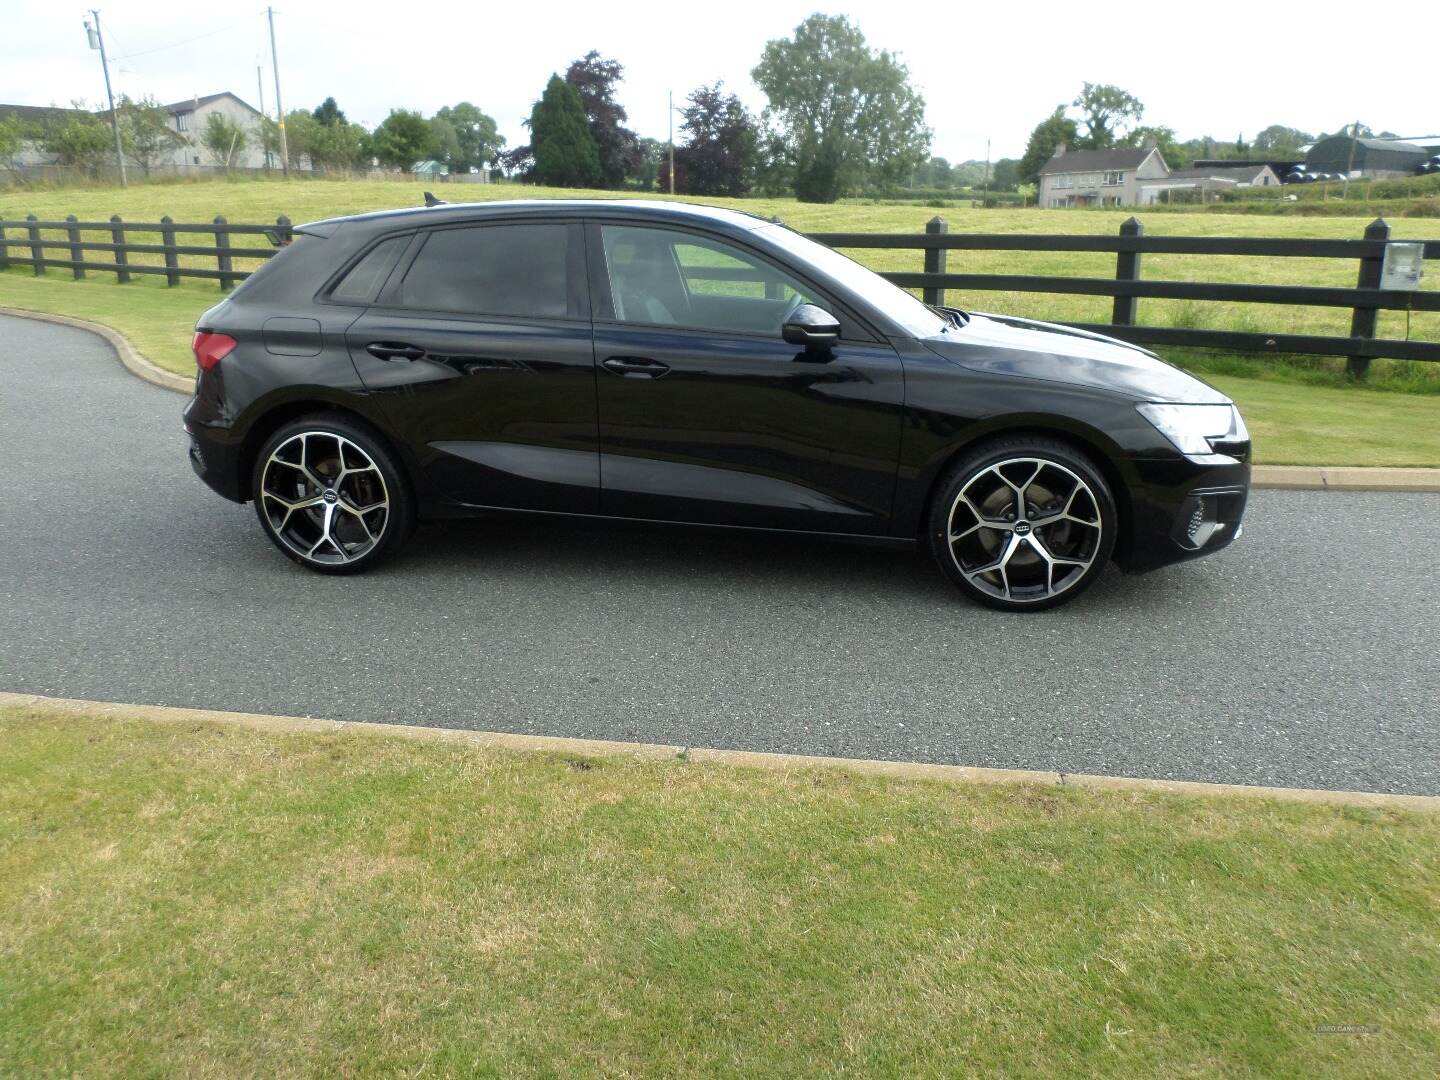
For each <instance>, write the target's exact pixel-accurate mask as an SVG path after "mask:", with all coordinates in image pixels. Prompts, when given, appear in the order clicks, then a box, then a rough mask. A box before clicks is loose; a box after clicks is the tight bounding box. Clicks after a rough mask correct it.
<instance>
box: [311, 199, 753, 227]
mask: <svg viewBox="0 0 1440 1080" xmlns="http://www.w3.org/2000/svg"><path fill="white" fill-rule="evenodd" d="M522 215H523V216H524V217H527V218H534V217H569V218H573V217H576V216H577V215H579V216H584V217H595V216H604V217H609V218H619V219H626V218H631V219H634V220H636V221H651V222H655V221H665V222H671V223H676V224H687V223H688V224H698V223H702V222H703V223H704V224H707V225H710V226H711V227H718V228H720V229H722V230H724V231H731V232H750V231H752V230H754V229H759V228H763V227H764V226H766V225H769V224H772V222H771V219H769V218H763V217H760V216H759V215H757V214H747V213H744V212H742V211H739V210H730V209H727V208H726V207H723V206H705V205H703V204H700V203H685V202H662V201H660V200H658V199H507V200H504V201H498V202H473V203H438V204H436V205H434V206H407V207H401V208H398V209H395V210H375V211H372V212H370V213H367V214H353V215H349V216H345V217H333V218H323V219H321V220H319V221H311V222H307V223H306V224H304V225H301V226H299V231H302V232H303V231H310V230H314V231H317V232H322V233H328V232H330V231H333V230H334V229H335V228H336V227H338V226H340V225H342V224H357V225H358V224H362V223H363V224H376V225H378V224H385V225H400V224H404V225H412V224H425V225H438V224H444V223H447V222H461V221H483V220H487V219H491V218H506V217H517V216H522Z"/></svg>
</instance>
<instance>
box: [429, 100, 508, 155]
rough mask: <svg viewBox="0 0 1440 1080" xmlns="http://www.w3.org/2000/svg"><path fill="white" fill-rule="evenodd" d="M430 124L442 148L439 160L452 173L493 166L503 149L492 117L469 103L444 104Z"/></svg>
mask: <svg viewBox="0 0 1440 1080" xmlns="http://www.w3.org/2000/svg"><path fill="white" fill-rule="evenodd" d="M430 122H431V124H432V125H434V126H435V129H436V136H437V138H438V139H439V141H440V143H441V145H442V147H443V148H444V156H443V157H442V158H441V160H442V161H444V162H445V163H446V164H447V165H449V166H450V168H451V169H452V170H454V171H455V172H469V171H470V170H471V169H479V168H483V167H484V166H486V165H494V164H495V162H496V161H498V160H499V158H500V152H501V151H502V150H503V149H504V148H505V139H504V138H503V137H502V136H501V135H500V129H499V128H498V127H497V126H496V124H495V120H494V118H493V117H491V116H488V115H487V114H486V113H484V112H481V111H480V109H479V108H478V107H476V106H474V105H472V104H470V102H468V101H462V102H460V104H458V105H453V106H452V105H446V106H445V107H444V108H443V109H441V110H439V111H438V112H437V113H436V114H435V115H434V116H433V117H432V118H431V121H430ZM447 128H448V129H449V130H448V131H447V130H446V129H447Z"/></svg>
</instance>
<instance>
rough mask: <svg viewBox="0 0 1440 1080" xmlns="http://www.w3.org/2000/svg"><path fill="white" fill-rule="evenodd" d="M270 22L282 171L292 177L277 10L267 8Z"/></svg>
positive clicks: (271, 58)
mask: <svg viewBox="0 0 1440 1080" xmlns="http://www.w3.org/2000/svg"><path fill="white" fill-rule="evenodd" d="M265 17H266V18H267V19H269V20H270V70H272V71H273V72H275V119H276V120H278V121H279V122H280V170H281V172H282V173H283V174H284V175H286V176H289V175H290V144H289V143H288V142H287V141H286V139H285V106H283V105H281V104H280V57H279V54H277V53H276V51H275V9H274V8H268V7H267V8H266V9H265Z"/></svg>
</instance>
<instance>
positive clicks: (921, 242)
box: [0, 214, 1440, 377]
mask: <svg viewBox="0 0 1440 1080" xmlns="http://www.w3.org/2000/svg"><path fill="white" fill-rule="evenodd" d="M95 234H101V235H103V237H104V239H103V240H97V239H94V238H93V237H94V236H95ZM132 234H141V235H149V236H152V237H153V236H156V235H158V236H159V238H160V242H159V243H155V242H153V241H151V242H139V241H136V240H133V239H131V237H132ZM197 234H198V236H203V237H205V238H206V239H209V240H211V241H213V242H212V243H204V244H201V243H190V242H186V243H181V242H179V237H182V236H183V237H185V238H187V240H188V239H189V238H190V237H193V236H197ZM87 236H89V237H91V238H90V239H86V237H87ZM293 236H294V229H293V226H292V225H291V223H290V220H289V219H288V218H287V217H284V216H283V215H282V216H281V217H279V218H277V219H276V220H275V224H273V225H232V224H230V223H228V222H227V221H226V220H225V219H224V218H223V217H217V218H215V219H214V220H213V221H211V222H207V223H203V224H197V223H187V224H181V223H177V222H174V221H172V220H171V219H170V218H169V217H165V218H162V219H161V220H160V221H159V222H147V223H137V222H126V221H122V220H121V219H120V217H119V216H118V215H116V216H115V217H112V218H111V219H110V220H109V221H79V220H77V219H76V218H75V216H74V215H73V214H72V215H71V216H69V217H67V218H66V219H65V220H64V221H43V220H40V219H38V218H36V217H35V215H33V214H31V215H29V216H28V217H26V218H24V219H23V220H3V219H0V270H3V269H5V268H7V267H11V266H26V267H29V268H31V269H32V270H33V271H34V273H35V274H37V275H39V274H44V273H45V271H46V270H47V269H58V270H69V271H70V272H71V274H72V275H73V276H74V277H75V278H76V279H77V280H79V279H81V278H84V277H85V276H86V275H87V274H89V273H105V274H114V275H115V280H116V281H117V282H126V281H129V280H131V277H132V275H135V274H153V275H164V277H165V279H166V282H167V284H169V285H178V284H179V283H180V281H181V279H183V278H187V277H188V278H206V279H211V280H214V281H216V282H217V283H218V284H219V286H220V288H221V289H222V290H227V291H228V290H229V289H231V288H233V287H234V286H235V285H236V284H238V283H239V282H241V281H243V280H244V279H245V278H246V277H247V276H249V273H250V272H249V271H246V270H243V269H237V268H236V266H235V260H236V259H248V260H257V259H267V258H269V257H270V256H272V255H273V254H275V252H276V251H277V250H278V249H279V248H280V247H281V246H283V245H285V244H287V243H289V242H290V240H291V239H292V238H293ZM235 237H239V238H240V242H241V244H242V245H244V246H234V245H233V244H232V239H233V238H235ZM262 237H263V238H264V239H265V240H266V241H267V242H268V243H267V246H264V247H260V246H256V245H255V241H256V240H257V239H259V238H262ZM812 238H813V239H815V240H818V241H820V242H821V243H824V244H828V245H830V246H831V247H837V248H846V249H852V250H853V249H882V250H884V249H889V250H911V249H913V250H919V251H921V252H922V253H923V264H922V265H923V267H924V269H923V270H922V271H921V272H918V273H908V272H898V273H886V274H885V275H884V276H885V277H886V278H888V279H889V280H891V281H893V282H894V283H895V284H897V285H900V286H902V287H903V288H907V289H918V290H920V291H921V294H922V296H923V297H924V299H925V301H926V302H927V303H931V304H938V305H944V303H945V294H946V292H947V291H949V290H951V289H955V290H962V291H965V292H967V293H968V292H996V291H999V292H1033V293H1050V294H1064V295H1077V294H1078V295H1086V296H1107V297H1111V298H1113V301H1114V303H1113V307H1112V310H1111V317H1110V321H1109V322H1108V323H1071V324H1069V325H1072V326H1076V327H1078V328H1079V329H1082V330H1090V331H1094V332H1096V333H1101V334H1108V335H1110V336H1112V337H1118V338H1123V339H1125V340H1127V341H1132V342H1135V343H1137V344H1141V345H1147V346H1159V347H1166V346H1178V347H1191V348H1204V349H1233V350H1237V351H1241V352H1247V353H1258V354H1271V355H1278V354H1308V355H1317V356H1344V357H1347V358H1348V365H1347V366H1348V370H1349V371H1350V373H1351V374H1352V375H1355V376H1357V377H1363V376H1364V375H1365V373H1366V370H1367V369H1368V367H1369V364H1370V361H1371V359H1374V358H1379V357H1386V358H1391V359H1397V360H1423V361H1430V362H1440V341H1425V340H1405V339H1398V338H1378V337H1376V336H1375V335H1376V331H1377V327H1378V321H1379V319H1378V317H1379V313H1380V312H1381V311H1395V310H1404V311H1424V312H1440V292H1435V291H1402V290H1387V289H1382V288H1380V280H1381V279H1380V275H1381V266H1382V262H1383V259H1384V255H1385V245H1386V243H1387V242H1388V241H1389V238H1390V227H1389V225H1387V224H1386V223H1385V222H1384V221H1383V220H1377V221H1375V222H1373V223H1371V224H1370V225H1369V226H1368V227H1367V228H1366V229H1365V233H1364V236H1363V237H1361V238H1357V239H1353V240H1328V239H1314V238H1298V237H1296V238H1291V237H1284V238H1282V237H1223V236H1146V235H1145V230H1144V226H1143V225H1142V224H1141V223H1140V222H1139V221H1138V220H1136V219H1135V218H1131V219H1130V220H1128V221H1126V222H1125V223H1124V224H1123V225H1121V226H1120V231H1119V234H1118V235H1113V236H1103V235H1084V236H1075V235H1055V234H1025V233H953V232H950V231H949V228H948V226H947V225H946V223H945V222H944V221H943V220H941V219H940V218H938V217H937V218H935V219H933V220H932V221H930V222H929V223H928V224H927V225H926V227H925V231H924V232H923V233H864V232H862V233H816V234H812ZM952 251H1016V252H1098V253H1110V254H1114V255H1115V274H1114V276H1113V277H1064V276H1054V275H1036V274H966V273H950V272H949V268H948V261H949V253H950V252H952ZM87 253H92V254H93V255H96V256H99V258H89V257H87ZM1147 254H1155V255H1230V256H1236V255H1239V256H1246V257H1252V258H1320V259H1350V260H1355V261H1356V262H1357V263H1358V266H1359V269H1358V274H1357V278H1356V283H1355V286H1354V287H1353V288H1344V287H1330V286H1315V285H1247V284H1240V283H1224V282H1196V281H1168V280H1157V279H1146V278H1145V277H1143V276H1142V274H1141V260H1142V257H1143V256H1144V255H1147ZM137 255H139V256H156V255H159V256H162V257H163V263H162V264H156V263H155V262H154V261H148V262H137V261H135V260H134V259H133V258H132V256H137ZM182 256H184V257H185V258H186V262H185V263H184V264H182V263H181V261H180V259H181V257H182ZM1424 256H1425V258H1426V259H1440V240H1430V241H1425V249H1424ZM202 260H203V261H205V262H209V261H210V260H213V261H214V265H213V267H212V266H208V265H195V263H196V262H197V261H202ZM717 276H729V275H727V274H719V275H717ZM1141 299H1166V300H1191V301H1210V302H1220V303H1242V304H1281V305H1288V306H1292V307H1322V308H1348V309H1350V311H1351V323H1350V334H1349V336H1339V335H1334V336H1325V335H1315V334H1293V333H1284V332H1278V331H1277V332H1275V333H1256V332H1250V331H1237V330H1207V329H1201V328H1190V327H1174V326H1147V325H1144V324H1142V323H1140V322H1138V310H1137V309H1138V306H1139V305H1138V302H1139V301H1140V300H1141Z"/></svg>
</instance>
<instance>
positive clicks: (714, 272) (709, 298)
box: [601, 225, 814, 333]
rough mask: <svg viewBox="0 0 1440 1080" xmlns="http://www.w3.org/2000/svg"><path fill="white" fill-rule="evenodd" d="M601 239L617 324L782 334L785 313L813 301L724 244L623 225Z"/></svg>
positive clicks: (763, 263)
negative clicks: (781, 327)
mask: <svg viewBox="0 0 1440 1080" xmlns="http://www.w3.org/2000/svg"><path fill="white" fill-rule="evenodd" d="M601 237H602V240H603V244H604V248H605V264H606V268H607V269H608V271H609V274H610V296H611V302H612V304H613V305H614V308H615V317H616V318H617V319H619V320H620V321H621V322H639V323H651V324H657V325H661V326H683V327H689V328H692V329H697V330H734V331H744V332H751V333H779V331H780V324H781V323H782V322H783V321H784V318H785V313H786V312H788V311H789V310H790V309H791V308H792V307H796V306H798V305H799V304H802V303H813V302H814V297H813V296H812V295H811V294H810V292H809V290H807V289H806V288H805V287H804V286H803V285H801V284H800V283H799V282H798V281H796V280H795V279H794V278H792V277H791V276H790V275H789V274H786V273H785V272H783V271H781V270H778V269H776V268H775V267H774V266H772V265H770V264H769V263H768V262H766V261H765V260H764V259H761V258H758V257H757V256H754V255H751V254H750V253H749V252H748V251H745V250H744V249H742V248H738V247H735V246H733V245H731V244H727V243H725V242H724V241H721V240H711V239H709V238H702V237H698V236H694V235H692V234H690V233H682V232H674V231H671V230H669V229H645V228H636V227H632V226H624V225H605V226H603V227H602V228H601Z"/></svg>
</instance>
